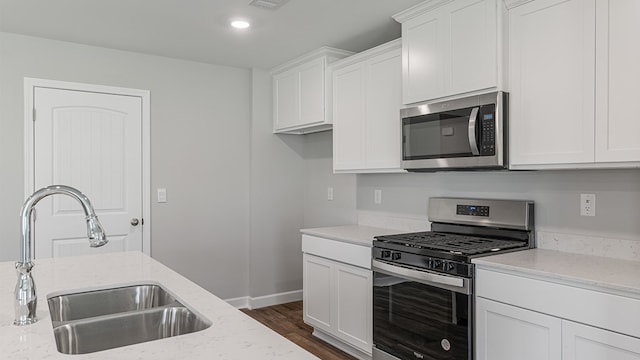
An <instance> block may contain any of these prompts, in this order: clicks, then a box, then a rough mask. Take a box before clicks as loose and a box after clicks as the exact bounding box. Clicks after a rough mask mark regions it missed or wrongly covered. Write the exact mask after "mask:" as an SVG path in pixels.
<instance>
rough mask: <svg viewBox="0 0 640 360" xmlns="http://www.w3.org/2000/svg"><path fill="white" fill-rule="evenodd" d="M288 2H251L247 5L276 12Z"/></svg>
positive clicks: (258, 0) (282, 0) (263, 0)
mask: <svg viewBox="0 0 640 360" xmlns="http://www.w3.org/2000/svg"><path fill="white" fill-rule="evenodd" d="M287 1H289V0H252V1H251V2H250V3H249V5H251V6H255V7H257V8H261V9H267V10H278V9H279V8H281V7H282V5H284V4H285V3H286V2H287Z"/></svg>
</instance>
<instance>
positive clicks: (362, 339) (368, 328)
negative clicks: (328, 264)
mask: <svg viewBox="0 0 640 360" xmlns="http://www.w3.org/2000/svg"><path fill="white" fill-rule="evenodd" d="M335 277H336V279H335V282H336V298H337V299H336V331H337V332H338V336H339V337H340V338H341V339H344V340H345V341H347V342H348V343H350V344H351V345H353V346H355V347H357V348H359V349H361V350H363V351H364V352H366V353H369V354H370V353H371V346H372V337H373V325H372V322H373V320H372V317H373V309H372V303H373V298H372V296H373V295H372V291H373V283H372V279H371V270H367V269H362V268H358V267H355V266H350V265H346V264H345V265H343V264H336V266H335Z"/></svg>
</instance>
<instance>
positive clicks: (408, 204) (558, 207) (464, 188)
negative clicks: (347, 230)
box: [357, 169, 640, 241]
mask: <svg viewBox="0 0 640 360" xmlns="http://www.w3.org/2000/svg"><path fill="white" fill-rule="evenodd" d="M375 189H381V190H382V199H383V201H382V204H381V205H376V204H374V202H373V192H374V190H375ZM580 193H593V194H596V216H595V217H581V216H580V211H579V199H580ZM432 196H462V197H478V198H501V199H502V198H514V199H530V200H534V201H535V202H536V213H535V216H536V227H537V229H538V230H543V231H551V232H560V233H569V234H581V235H593V236H602V237H608V238H620V239H630V240H638V241H640V170H638V169H631V170H571V171H569V170H567V171H509V172H507V171H499V172H450V173H445V172H441V173H426V174H416V173H409V174H387V175H358V205H357V207H358V210H367V211H380V212H390V213H403V214H416V215H421V216H424V217H425V219H426V216H427V210H426V206H427V199H428V198H429V197H432Z"/></svg>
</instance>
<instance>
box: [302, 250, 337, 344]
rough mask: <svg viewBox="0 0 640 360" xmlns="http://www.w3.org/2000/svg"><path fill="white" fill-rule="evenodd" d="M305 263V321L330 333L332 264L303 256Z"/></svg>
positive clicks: (310, 256) (320, 259)
mask: <svg viewBox="0 0 640 360" xmlns="http://www.w3.org/2000/svg"><path fill="white" fill-rule="evenodd" d="M303 263H304V266H303V310H304V321H305V322H306V323H308V324H309V325H312V326H313V327H317V328H320V329H322V330H325V331H327V332H329V331H330V330H331V304H332V300H331V299H332V294H333V290H332V288H333V280H332V262H331V261H329V260H326V259H323V258H320V257H317V256H313V255H308V254H303Z"/></svg>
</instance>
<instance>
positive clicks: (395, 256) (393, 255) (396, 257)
mask: <svg viewBox="0 0 640 360" xmlns="http://www.w3.org/2000/svg"><path fill="white" fill-rule="evenodd" d="M400 257H401V255H400V253H399V252H392V253H391V260H400Z"/></svg>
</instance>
